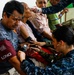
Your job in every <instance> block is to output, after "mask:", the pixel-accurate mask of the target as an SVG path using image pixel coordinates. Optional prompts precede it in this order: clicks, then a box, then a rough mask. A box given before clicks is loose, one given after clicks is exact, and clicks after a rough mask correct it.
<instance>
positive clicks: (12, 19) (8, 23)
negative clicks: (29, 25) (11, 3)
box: [3, 10, 22, 30]
mask: <svg viewBox="0 0 74 75" xmlns="http://www.w3.org/2000/svg"><path fill="white" fill-rule="evenodd" d="M8 14H10V16H9V17H7V14H6V13H4V15H3V22H4V23H3V24H4V25H5V27H7V28H8V29H11V30H13V29H15V28H16V27H17V26H18V22H19V21H20V20H21V19H22V14H20V13H18V12H17V11H16V10H15V11H13V13H12V14H11V13H8Z"/></svg>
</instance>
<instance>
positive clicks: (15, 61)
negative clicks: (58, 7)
mask: <svg viewBox="0 0 74 75" xmlns="http://www.w3.org/2000/svg"><path fill="white" fill-rule="evenodd" d="M9 62H10V63H11V64H12V65H13V67H14V68H15V69H16V70H17V71H18V73H19V74H20V75H26V74H25V72H23V71H22V70H21V68H20V62H19V60H18V59H17V57H16V56H15V57H13V58H11V59H10V61H9Z"/></svg>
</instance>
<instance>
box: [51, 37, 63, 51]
mask: <svg viewBox="0 0 74 75" xmlns="http://www.w3.org/2000/svg"><path fill="white" fill-rule="evenodd" d="M52 44H53V45H54V48H55V50H56V51H57V52H62V50H63V46H62V43H61V41H59V42H58V41H57V40H56V39H55V38H54V37H53V36H52Z"/></svg>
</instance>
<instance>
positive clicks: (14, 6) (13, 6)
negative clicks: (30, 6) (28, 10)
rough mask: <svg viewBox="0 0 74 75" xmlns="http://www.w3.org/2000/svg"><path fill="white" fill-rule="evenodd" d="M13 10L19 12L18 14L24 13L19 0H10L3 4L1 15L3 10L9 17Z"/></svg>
mask: <svg viewBox="0 0 74 75" xmlns="http://www.w3.org/2000/svg"><path fill="white" fill-rule="evenodd" d="M14 10H16V11H17V12H19V13H20V14H23V13H24V7H23V5H22V4H21V3H20V2H18V1H16V0H12V1H9V2H7V3H6V4H5V6H4V9H3V13H2V16H3V14H4V12H5V13H6V14H7V16H8V17H9V16H10V15H11V14H12V13H13V11H14Z"/></svg>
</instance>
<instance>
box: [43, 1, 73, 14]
mask: <svg viewBox="0 0 74 75" xmlns="http://www.w3.org/2000/svg"><path fill="white" fill-rule="evenodd" d="M70 3H72V0H60V2H59V3H58V4H57V5H54V6H50V7H47V8H42V13H43V14H54V13H57V12H59V11H61V10H62V9H64V8H65V7H67V6H68V5H69V4H70Z"/></svg>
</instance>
